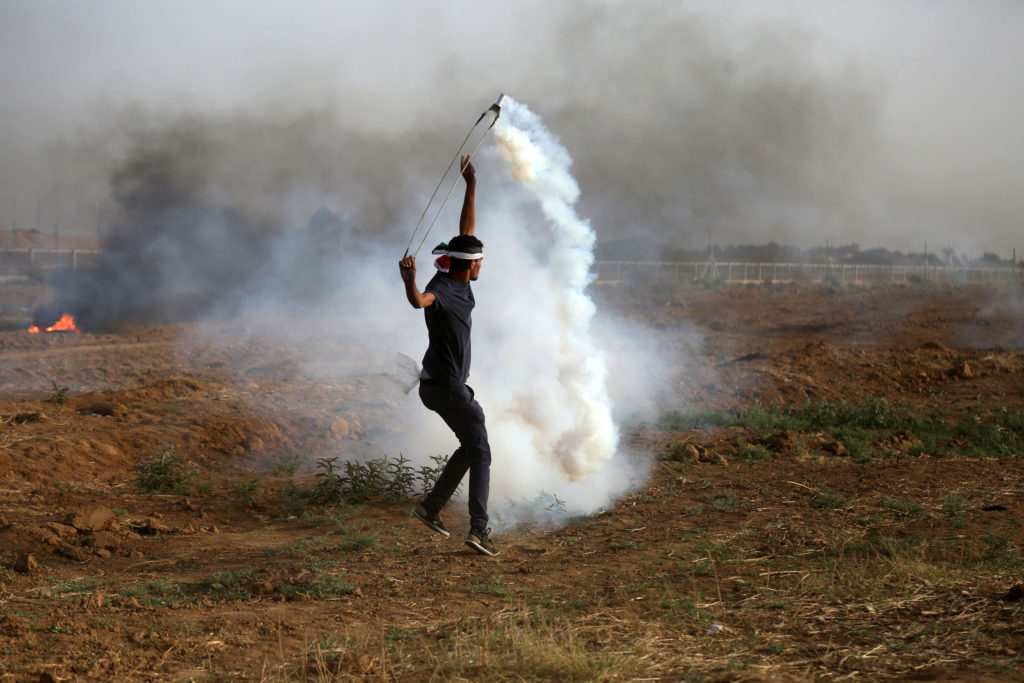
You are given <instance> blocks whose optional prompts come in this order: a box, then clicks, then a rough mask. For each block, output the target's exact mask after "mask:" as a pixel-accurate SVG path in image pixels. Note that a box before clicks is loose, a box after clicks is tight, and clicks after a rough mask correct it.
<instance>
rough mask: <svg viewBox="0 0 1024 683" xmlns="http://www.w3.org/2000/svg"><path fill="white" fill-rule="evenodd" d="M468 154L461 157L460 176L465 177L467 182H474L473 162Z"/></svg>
mask: <svg viewBox="0 0 1024 683" xmlns="http://www.w3.org/2000/svg"><path fill="white" fill-rule="evenodd" d="M470 158H471V157H469V156H464V157H462V177H463V178H465V179H466V182H467V183H475V182H476V169H474V168H473V162H472V161H470Z"/></svg>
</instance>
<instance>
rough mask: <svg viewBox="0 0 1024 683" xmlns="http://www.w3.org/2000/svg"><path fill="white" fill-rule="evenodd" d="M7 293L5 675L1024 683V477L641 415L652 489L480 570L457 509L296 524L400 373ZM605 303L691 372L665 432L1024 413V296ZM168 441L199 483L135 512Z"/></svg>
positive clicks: (628, 439)
mask: <svg viewBox="0 0 1024 683" xmlns="http://www.w3.org/2000/svg"><path fill="white" fill-rule="evenodd" d="M0 290H2V292H3V297H4V302H5V308H4V309H3V311H0V313H2V314H3V320H0V329H2V330H4V331H2V332H0V681H38V680H154V681H155V680H160V681H163V680H174V681H184V680H275V681H276V680H282V681H283V680H402V681H405V680H409V681H414V680H430V679H437V680H450V679H456V680H536V679H545V680H765V681H789V680H801V681H802V680H880V679H900V680H910V679H916V680H932V681H947V680H960V681H996V680H1007V681H1012V680H1018V681H1019V680H1021V679H1022V674H1021V672H1022V671H1024V606H1022V602H1021V597H1022V595H1024V561H1022V553H1024V525H1022V524H1021V520H1022V516H1024V457H1021V456H1022V455H1024V453H1017V454H1016V455H1011V456H1009V457H1000V458H995V457H962V458H958V457H931V456H930V455H928V454H926V453H920V452H914V453H913V454H911V449H910V448H909V446H910V444H911V443H912V442H914V439H915V435H913V434H905V433H902V432H898V431H897V432H893V433H881V434H879V435H877V440H876V441H875V442H873V443H872V444H871V446H870V449H869V450H870V457H861V458H854V457H850V454H849V453H846V452H844V449H843V448H840V447H838V446H837V445H836V441H835V440H834V439H832V438H831V437H830V436H829V435H828V434H824V433H819V432H806V433H805V432H797V431H793V430H782V431H775V432H773V433H768V434H764V433H758V432H757V431H756V430H754V429H752V428H751V427H749V426H742V425H731V426H720V427H700V428H692V429H687V428H681V427H679V426H678V425H676V426H673V423H672V422H671V421H667V420H657V419H648V420H645V421H643V422H636V423H633V424H626V425H623V426H622V427H623V436H624V442H625V445H626V446H628V447H629V448H630V449H631V450H632V451H634V452H635V453H636V454H637V457H640V458H643V459H645V460H648V461H650V463H652V466H653V472H654V474H653V475H652V477H651V479H650V480H649V481H648V482H647V483H646V485H645V486H644V487H643V488H641V489H639V490H637V491H634V492H633V493H632V494H630V495H629V496H628V497H626V498H625V499H623V500H621V501H619V502H618V503H617V504H615V506H614V507H612V508H610V509H607V510H605V511H602V512H601V513H599V514H595V515H593V516H590V517H588V518H585V519H574V520H569V523H568V524H567V526H564V527H562V528H557V529H544V528H519V529H516V530H513V531H511V532H510V533H507V534H504V535H502V536H500V537H499V538H498V542H499V544H500V547H501V550H502V552H501V554H500V555H499V556H498V557H496V558H484V557H482V556H479V555H476V554H474V553H473V552H472V551H471V550H470V549H468V548H466V547H465V546H464V545H463V544H462V542H461V536H460V534H459V530H460V529H464V528H465V526H466V520H465V518H464V513H463V512H462V506H452V510H451V511H450V512H448V513H447V518H448V524H449V527H451V528H453V529H454V530H455V531H454V533H453V535H452V538H451V539H448V540H444V539H441V538H439V537H438V536H436V535H432V534H431V533H430V532H429V531H428V530H427V529H425V528H424V527H423V526H422V525H420V524H419V523H418V522H417V521H416V520H414V519H412V518H410V516H409V514H408V510H409V505H408V504H405V503H401V504H398V503H394V504H392V503H382V502H371V503H369V504H365V505H361V506H357V507H351V508H348V507H344V506H342V507H341V508H337V507H336V508H324V507H321V506H319V505H317V504H316V503H315V502H312V501H305V502H304V503H303V504H301V505H300V506H298V507H296V506H295V505H294V503H295V500H296V493H295V492H296V491H297V490H301V489H303V487H306V488H308V487H309V486H311V485H312V483H313V481H314V480H313V476H314V475H315V473H316V471H315V469H311V468H308V467H307V468H299V469H297V470H296V469H295V467H294V465H295V464H296V462H297V461H296V460H294V459H295V458H296V457H299V458H300V459H301V457H302V456H303V454H307V455H308V454H311V453H312V454H321V453H334V454H337V455H338V456H340V457H341V458H342V459H350V458H352V459H355V458H366V457H378V456H379V455H380V454H379V453H373V452H372V449H370V448H368V446H367V444H368V442H370V441H371V440H372V437H373V435H374V434H376V433H378V432H379V431H380V430H387V429H390V428H393V426H394V420H395V416H394V414H393V405H390V404H389V403H388V401H385V400H382V399H380V396H381V395H382V393H384V392H382V387H384V386H387V385H388V384H389V383H391V382H392V380H391V379H390V378H388V377H387V376H384V375H358V374H357V375H351V374H347V375H342V376H339V377H338V378H337V379H336V380H332V381H325V380H323V379H314V378H309V377H304V376H303V373H302V372H301V371H297V368H299V367H300V366H299V360H298V359H297V356H296V352H295V350H294V349H290V348H288V347H287V346H285V345H280V344H277V345H270V346H269V347H268V345H267V344H266V343H261V341H260V340H259V339H256V340H252V339H248V340H247V341H240V342H238V343H225V342H222V341H221V342H218V341H209V342H206V343H197V342H195V341H194V339H195V337H196V335H195V331H194V329H193V326H191V325H187V324H174V325H154V326H138V327H132V328H126V329H124V330H121V331H120V332H118V333H116V334H99V333H83V334H72V333H54V334H28V333H27V332H25V331H24V329H23V327H22V321H23V320H25V321H27V317H25V316H26V312H27V311H28V310H30V308H31V306H32V305H34V304H35V303H38V302H39V301H40V300H42V299H43V298H45V296H46V293H45V291H44V290H42V288H40V287H39V286H38V285H28V284H12V283H6V284H0ZM595 291H596V296H597V297H598V298H599V299H600V300H601V302H602V305H603V306H606V307H611V308H613V309H615V310H618V311H620V312H621V313H622V315H625V316H627V317H633V318H635V319H636V320H637V321H638V322H643V323H644V324H646V325H649V326H652V327H653V328H655V329H656V330H658V332H659V333H660V335H661V337H662V338H663V339H664V340H665V344H666V345H667V346H668V347H669V349H670V352H671V353H678V354H686V356H687V357H689V358H690V360H689V362H688V365H687V367H686V370H685V371H684V372H683V373H682V374H681V375H680V376H679V377H676V378H672V383H671V386H670V388H669V390H667V391H666V392H665V396H664V397H663V398H664V401H665V405H666V410H668V408H669V407H675V406H678V405H687V406H690V407H691V408H700V409H705V410H716V411H737V410H741V409H745V408H750V407H751V406H753V405H755V404H760V405H763V406H779V405H781V406H789V405H803V404H807V403H808V402H846V403H848V404H851V405H856V404H860V403H862V402H865V401H870V400H877V399H879V398H884V399H885V401H886V403H887V404H888V405H890V406H900V407H905V408H906V409H907V410H912V411H921V412H926V411H932V412H936V411H937V412H940V413H942V414H943V415H948V416H950V417H951V418H952V417H954V416H960V415H963V414H964V413H965V411H968V412H969V411H971V410H974V411H975V412H974V413H973V414H974V415H982V416H984V415H988V414H990V412H991V411H996V410H999V411H1003V412H1004V413H1006V412H1008V411H1009V412H1016V413H1018V414H1019V411H1021V410H1024V314H1022V312H1024V299H1022V297H1021V293H1020V291H1017V290H1012V291H1011V290H1007V289H1005V288H988V287H977V288H972V287H967V288H940V287H932V286H927V285H918V286H908V287H891V288H889V287H887V288H870V289H858V288H851V289H846V290H841V291H835V290H833V289H829V288H827V287H820V286H810V285H803V286H801V285H792V284H789V285H786V284H775V285H758V286H726V287H718V288H703V287H693V286H691V287H680V286H676V285H671V286H669V285H664V286H657V285H649V286H645V287H630V286H627V285H625V284H607V285H601V286H597V287H596V288H595ZM25 327H27V323H26V324H25ZM184 338H189V339H192V340H193V341H192V342H190V346H189V348H190V352H189V353H188V354H182V353H181V352H180V348H181V340H182V339H184ZM212 339H214V338H213V337H211V340H212ZM268 358H269V359H270V360H268ZM978 419H983V418H981V417H979V418H978ZM883 431H884V430H883ZM747 443H750V444H762V445H764V446H765V451H764V452H765V453H766V454H767V458H766V459H765V460H763V461H760V462H753V461H744V459H743V458H742V457H741V454H742V453H743V448H744V444H747ZM172 445H173V447H174V449H175V451H176V452H180V453H184V454H187V455H188V456H189V457H190V458H191V459H192V460H193V461H195V462H196V463H198V465H199V467H200V472H201V475H200V478H199V482H198V483H197V484H196V485H195V486H194V487H193V488H192V489H191V490H190V491H188V492H187V493H172V494H153V493H143V492H141V491H139V490H138V488H137V487H136V486H135V485H134V484H133V480H134V478H135V476H136V473H137V471H136V470H135V469H134V468H135V467H136V464H137V463H138V461H139V459H140V457H153V455H154V454H159V452H160V449H161V448H166V447H168V446H172ZM306 464H309V463H306Z"/></svg>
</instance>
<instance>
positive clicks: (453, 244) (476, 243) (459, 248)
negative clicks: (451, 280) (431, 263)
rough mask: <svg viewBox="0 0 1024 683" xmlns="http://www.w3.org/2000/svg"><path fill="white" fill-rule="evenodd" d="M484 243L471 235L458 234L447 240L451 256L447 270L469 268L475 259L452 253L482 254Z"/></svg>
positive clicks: (457, 270) (454, 271) (455, 271)
mask: <svg viewBox="0 0 1024 683" xmlns="http://www.w3.org/2000/svg"><path fill="white" fill-rule="evenodd" d="M483 251H484V243H483V242H481V241H480V240H478V239H477V238H476V237H475V236H473V235H459V236H458V237H453V238H452V239H450V240H448V254H449V256H451V263H450V265H449V266H448V272H450V273H457V272H459V271H460V270H469V267H470V266H471V265H473V261H474V260H475V259H463V258H457V257H456V256H453V254H483Z"/></svg>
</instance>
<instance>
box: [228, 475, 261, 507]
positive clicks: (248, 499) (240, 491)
mask: <svg viewBox="0 0 1024 683" xmlns="http://www.w3.org/2000/svg"><path fill="white" fill-rule="evenodd" d="M230 490H231V497H232V498H234V502H235V505H237V506H238V507H254V506H255V505H256V498H257V496H258V494H259V491H260V480H259V479H250V480H249V481H238V482H235V483H233V484H231V485H230Z"/></svg>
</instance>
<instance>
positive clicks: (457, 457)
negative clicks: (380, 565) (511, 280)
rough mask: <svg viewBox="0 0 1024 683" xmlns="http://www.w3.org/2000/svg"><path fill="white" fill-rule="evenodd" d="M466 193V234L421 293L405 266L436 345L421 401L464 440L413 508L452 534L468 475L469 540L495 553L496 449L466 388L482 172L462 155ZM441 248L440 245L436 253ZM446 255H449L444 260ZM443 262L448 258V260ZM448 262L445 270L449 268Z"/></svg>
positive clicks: (462, 224) (408, 291)
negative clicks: (449, 516)
mask: <svg viewBox="0 0 1024 683" xmlns="http://www.w3.org/2000/svg"><path fill="white" fill-rule="evenodd" d="M462 169H463V170H462V177H463V178H464V179H465V181H466V196H465V199H464V200H463V202H462V214H461V215H460V217H459V234H458V236H457V237H453V238H452V239H451V240H449V241H448V244H447V246H446V248H443V251H445V252H446V253H445V254H442V257H441V258H439V259H438V262H439V265H438V271H439V272H438V273H437V274H435V275H434V277H433V278H432V279H431V280H430V282H429V283H428V284H427V286H426V289H424V290H423V291H422V292H420V291H419V289H418V288H417V287H416V257H414V256H410V257H407V258H404V259H402V260H401V261H399V263H398V268H399V272H400V273H401V275H402V280H403V281H404V282H405V296H406V298H407V299H408V300H409V303H410V304H411V305H412V307H413V308H422V309H424V317H425V318H426V322H427V335H428V337H429V344H428V346H427V352H426V354H425V355H424V356H423V372H422V374H421V375H420V400H421V401H423V405H425V406H426V407H427V408H429V409H430V410H433V411H434V412H436V413H437V414H438V415H440V416H441V419H443V420H444V421H445V424H447V425H448V426H449V427H450V428H451V430H452V431H453V432H455V436H456V437H458V439H459V448H458V449H457V450H456V451H455V452H454V453H452V455H451V457H450V458H449V459H448V464H447V465H445V468H444V470H443V471H442V472H441V476H440V477H438V479H437V483H435V484H434V488H433V490H431V491H430V493H428V494H427V496H426V497H425V498H424V499H423V500H422V501H421V502H420V503H419V504H418V505H416V507H415V508H413V514H414V515H415V516H416V517H417V518H418V519H419V520H420V521H422V522H423V523H424V524H426V525H427V526H428V527H430V528H431V529H433V530H434V531H436V532H437V533H439V534H441V535H442V536H444V537H445V538H447V537H448V536H449V533H448V530H447V529H446V528H445V526H444V523H443V522H442V521H441V515H440V513H441V509H442V508H443V507H444V506H445V504H446V503H447V502H448V499H449V498H451V497H452V495H453V494H454V493H455V489H457V488H458V486H459V482H461V481H462V478H463V477H464V476H465V475H466V472H467V471H468V472H469V518H470V522H469V525H470V526H469V535H467V536H466V545H468V546H469V547H471V548H473V549H474V550H476V551H477V552H479V553H481V554H483V555H489V556H491V557H493V556H495V555H497V554H498V549H497V548H496V547H495V545H494V542H493V541H492V540H491V538H490V533H491V530H490V529H489V528H487V519H488V517H487V495H488V491H489V489H490V471H491V447H490V445H489V444H488V442H487V429H486V427H485V426H484V411H483V409H482V408H481V407H480V404H479V403H477V402H476V400H474V398H473V390H472V389H471V388H470V387H468V386H467V385H466V379H467V378H468V377H469V365H470V331H471V329H472V326H473V322H472V313H473V307H474V306H475V305H476V301H475V299H474V298H473V290H472V288H471V286H470V282H472V281H474V280H476V279H477V278H478V277H479V276H480V265H481V261H482V260H483V246H484V245H483V243H482V242H481V241H480V240H478V239H477V238H476V236H475V235H474V234H473V230H474V227H475V223H476V207H475V205H474V195H475V192H476V172H475V170H474V169H473V164H471V163H469V157H463V158H462ZM435 253H437V250H435ZM445 256H447V259H445ZM442 260H444V261H446V262H445V263H441V262H442ZM445 265H446V266H447V272H445V269H444V266H445Z"/></svg>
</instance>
